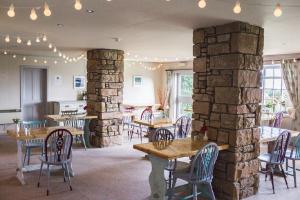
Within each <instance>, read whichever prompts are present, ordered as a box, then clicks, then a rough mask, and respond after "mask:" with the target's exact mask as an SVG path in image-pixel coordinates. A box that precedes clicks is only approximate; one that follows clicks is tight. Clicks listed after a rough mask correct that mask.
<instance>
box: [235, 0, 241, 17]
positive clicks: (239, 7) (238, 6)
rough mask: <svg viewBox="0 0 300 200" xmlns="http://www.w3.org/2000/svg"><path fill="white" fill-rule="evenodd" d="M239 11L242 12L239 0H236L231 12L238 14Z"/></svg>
mask: <svg viewBox="0 0 300 200" xmlns="http://www.w3.org/2000/svg"><path fill="white" fill-rule="evenodd" d="M241 11H242V8H241V3H240V1H239V0H237V1H236V3H235V6H234V8H233V12H234V13H235V14H240V13H241Z"/></svg>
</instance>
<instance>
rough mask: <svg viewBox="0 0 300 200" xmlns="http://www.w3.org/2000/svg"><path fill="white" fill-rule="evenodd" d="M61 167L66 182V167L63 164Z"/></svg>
mask: <svg viewBox="0 0 300 200" xmlns="http://www.w3.org/2000/svg"><path fill="white" fill-rule="evenodd" d="M62 169H63V172H64V182H66V168H65V166H64V164H62Z"/></svg>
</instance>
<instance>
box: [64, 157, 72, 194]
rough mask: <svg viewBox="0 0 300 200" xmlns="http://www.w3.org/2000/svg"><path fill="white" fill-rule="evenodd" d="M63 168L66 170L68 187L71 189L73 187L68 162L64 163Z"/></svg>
mask: <svg viewBox="0 0 300 200" xmlns="http://www.w3.org/2000/svg"><path fill="white" fill-rule="evenodd" d="M65 168H66V170H67V179H68V183H69V187H70V190H71V191H72V190H73V188H72V186H71V179H70V171H69V167H68V163H65Z"/></svg>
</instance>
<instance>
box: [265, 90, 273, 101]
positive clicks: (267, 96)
mask: <svg viewBox="0 0 300 200" xmlns="http://www.w3.org/2000/svg"><path fill="white" fill-rule="evenodd" d="M272 98H273V90H264V99H272Z"/></svg>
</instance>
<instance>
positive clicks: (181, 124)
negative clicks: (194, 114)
mask: <svg viewBox="0 0 300 200" xmlns="http://www.w3.org/2000/svg"><path fill="white" fill-rule="evenodd" d="M191 125H192V119H191V118H190V117H188V116H182V117H180V118H179V119H177V120H176V123H175V137H176V138H186V137H187V136H188V134H189V132H190V129H191Z"/></svg>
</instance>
